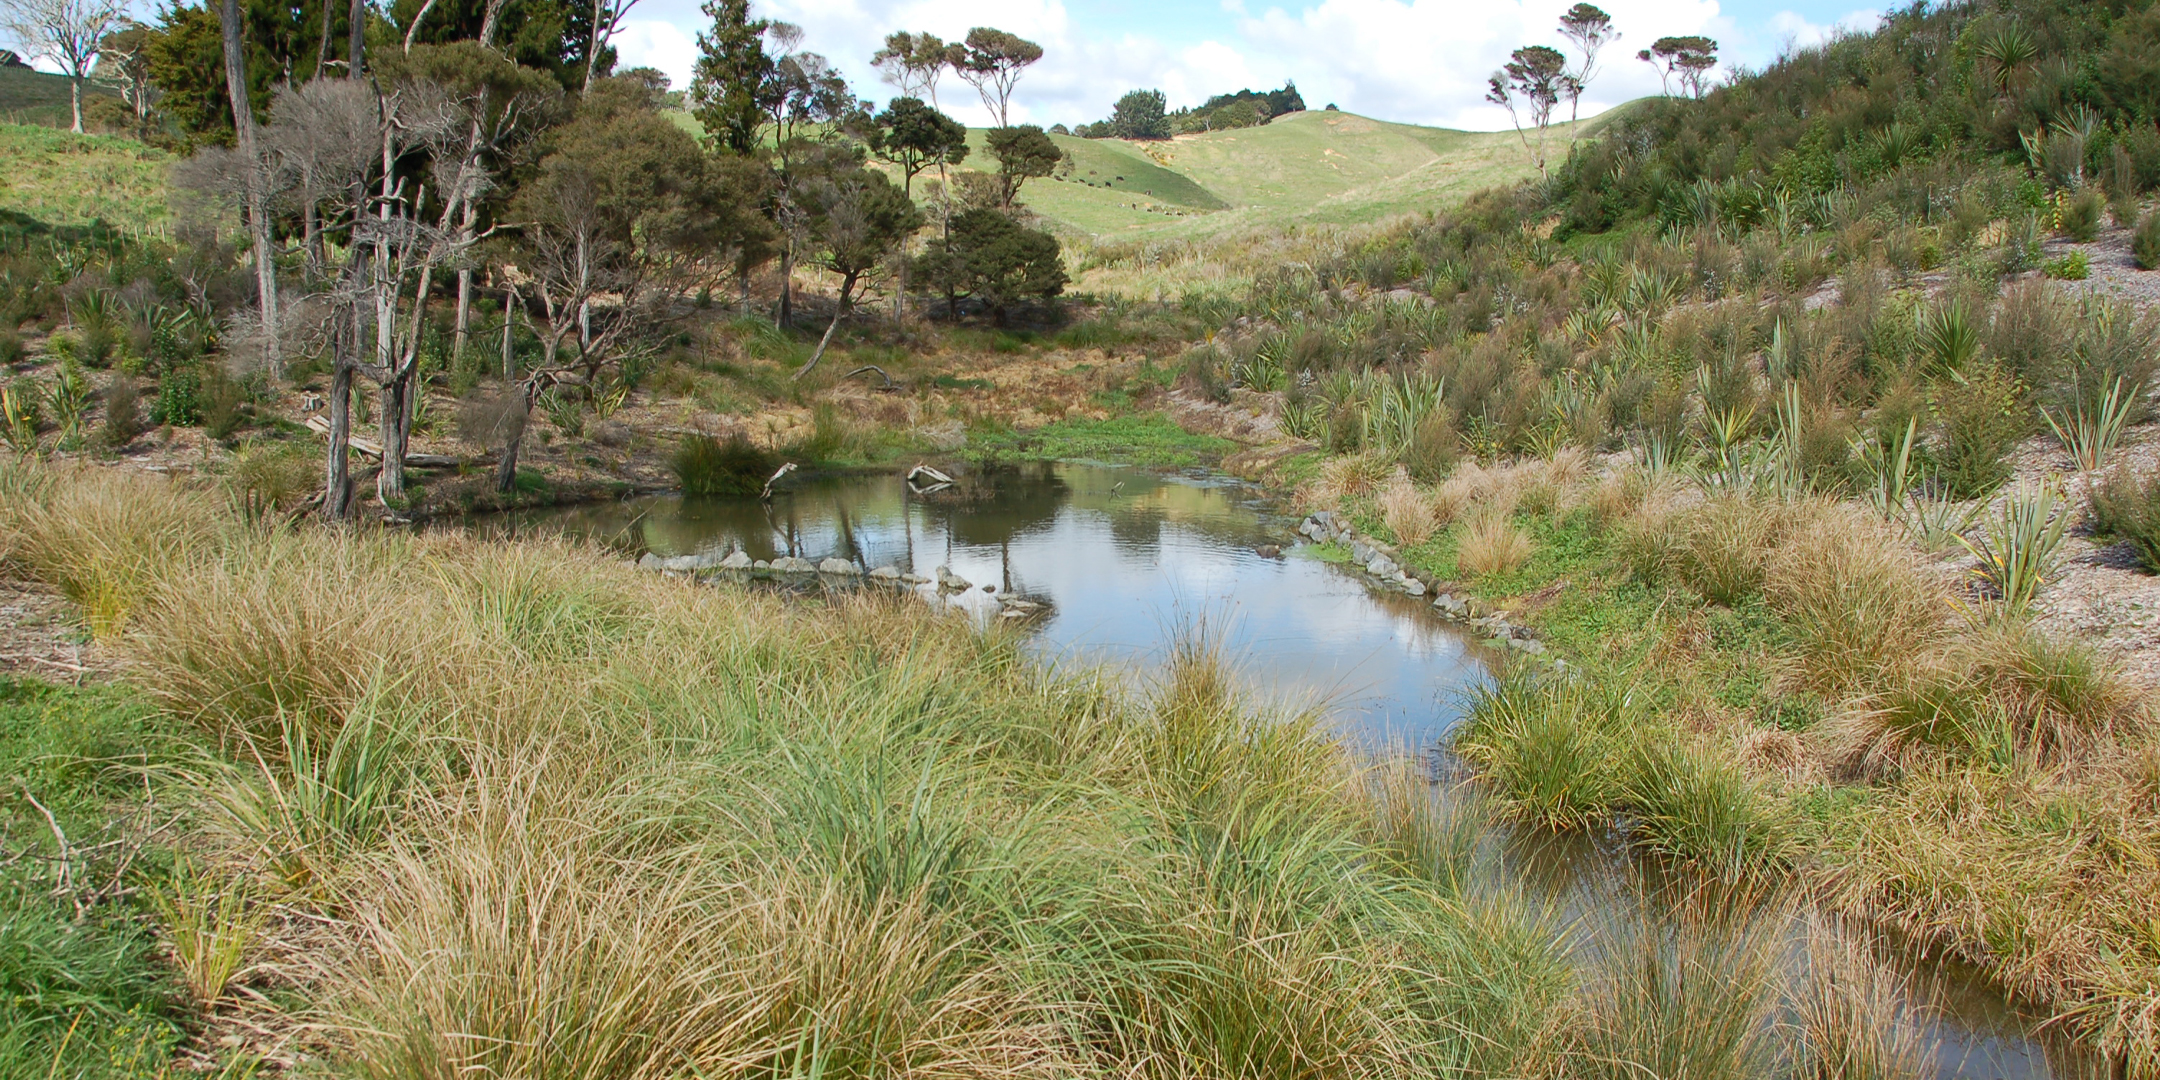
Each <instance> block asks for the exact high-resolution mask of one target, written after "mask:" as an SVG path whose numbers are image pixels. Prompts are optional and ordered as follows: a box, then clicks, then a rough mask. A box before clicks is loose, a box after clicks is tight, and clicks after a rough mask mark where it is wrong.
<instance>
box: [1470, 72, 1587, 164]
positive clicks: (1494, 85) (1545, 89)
mask: <svg viewBox="0 0 2160 1080" xmlns="http://www.w3.org/2000/svg"><path fill="white" fill-rule="evenodd" d="M1573 83H1574V79H1573V77H1572V76H1570V75H1569V74H1568V69H1567V57H1566V56H1565V55H1563V54H1562V53H1561V52H1560V50H1558V49H1555V48H1552V47H1550V46H1546V45H1525V46H1523V47H1522V48H1520V49H1517V50H1515V53H1514V55H1512V56H1510V57H1509V58H1508V62H1507V66H1506V67H1503V68H1501V69H1500V70H1499V71H1495V72H1493V73H1492V78H1491V79H1490V80H1489V81H1488V83H1487V86H1486V91H1485V100H1487V101H1490V102H1492V103H1493V104H1495V105H1500V106H1503V107H1505V108H1506V109H1507V111H1508V118H1509V119H1511V120H1513V121H1514V122H1515V134H1516V135H1517V136H1519V137H1520V138H1521V139H1522V141H1523V149H1525V150H1527V151H1529V152H1530V154H1531V156H1532V157H1533V158H1535V159H1536V161H1537V167H1538V173H1539V174H1540V175H1543V174H1544V172H1545V129H1546V128H1547V127H1548V126H1550V125H1551V124H1552V113H1553V108H1554V106H1557V105H1558V104H1560V99H1561V98H1562V97H1564V96H1566V95H1567V94H1569V93H1570V92H1571V91H1572V90H1573ZM1574 92H1579V91H1574ZM1518 109H1521V110H1524V111H1527V112H1528V113H1529V114H1530V126H1531V127H1532V128H1534V129H1535V130H1536V131H1537V145H1536V146H1535V147H1532V146H1531V143H1530V136H1529V134H1528V133H1527V132H1525V131H1524V130H1523V123H1522V119H1523V118H1522V113H1521V112H1518V111H1517V110H1518Z"/></svg>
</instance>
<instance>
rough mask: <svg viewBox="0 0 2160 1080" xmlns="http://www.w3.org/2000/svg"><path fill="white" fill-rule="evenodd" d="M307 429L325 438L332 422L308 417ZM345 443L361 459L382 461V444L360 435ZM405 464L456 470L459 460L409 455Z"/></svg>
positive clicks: (351, 437)
mask: <svg viewBox="0 0 2160 1080" xmlns="http://www.w3.org/2000/svg"><path fill="white" fill-rule="evenodd" d="M306 427H307V429H308V430H309V431H312V432H314V433H315V434H317V435H321V436H324V437H325V438H327V437H329V435H330V421H328V420H326V419H324V418H323V417H322V416H320V415H317V416H310V417H308V418H307V423H306ZM345 442H346V444H347V445H349V446H351V447H352V448H353V452H354V453H356V454H359V455H360V456H361V457H364V458H367V459H369V460H371V461H381V460H382V444H381V443H377V442H374V441H371V440H368V439H363V438H361V437H360V436H358V435H349V436H347V437H346V439H345ZM405 464H406V465H407V466H408V467H411V468H416V469H455V468H457V466H458V459H456V458H454V457H451V456H450V455H448V454H407V455H405Z"/></svg>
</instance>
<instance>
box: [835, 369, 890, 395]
mask: <svg viewBox="0 0 2160 1080" xmlns="http://www.w3.org/2000/svg"><path fill="white" fill-rule="evenodd" d="M869 371H875V372H877V376H878V378H880V379H883V380H885V384H884V385H882V386H878V387H873V389H876V390H880V391H882V392H884V393H887V394H897V393H899V392H900V389H901V387H900V384H899V383H896V382H894V381H893V377H892V376H891V375H888V374H886V373H885V369H884V368H881V367H879V366H877V365H876V364H864V365H863V366H861V367H859V368H856V369H855V370H853V371H850V372H848V373H847V374H845V375H842V376H840V377H841V378H842V379H852V378H854V377H855V376H857V375H861V374H863V373H864V372H869Z"/></svg>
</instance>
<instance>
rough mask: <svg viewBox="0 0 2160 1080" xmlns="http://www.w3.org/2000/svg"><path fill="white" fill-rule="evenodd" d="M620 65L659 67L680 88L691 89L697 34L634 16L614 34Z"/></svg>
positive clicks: (694, 68)
mask: <svg viewBox="0 0 2160 1080" xmlns="http://www.w3.org/2000/svg"><path fill="white" fill-rule="evenodd" d="M615 52H616V57H617V59H616V64H615V66H616V67H617V68H634V67H649V68H659V69H660V70H661V71H664V72H666V73H667V77H668V81H669V82H670V83H671V84H673V86H674V88H675V89H677V90H687V89H689V88H690V76H691V75H692V74H693V73H694V72H695V71H696V69H697V55H698V48H697V37H696V36H695V34H694V33H692V32H690V31H686V30H684V29H683V28H682V27H680V26H677V25H675V24H674V23H672V22H668V21H665V20H662V19H632V20H630V21H629V22H628V23H626V24H624V26H623V28H622V32H621V33H619V34H617V35H615Z"/></svg>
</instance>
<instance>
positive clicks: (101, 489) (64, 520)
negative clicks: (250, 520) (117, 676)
mask: <svg viewBox="0 0 2160 1080" xmlns="http://www.w3.org/2000/svg"><path fill="white" fill-rule="evenodd" d="M8 487H9V489H10V493H12V494H19V495H21V496H23V497H22V498H20V499H11V500H9V501H8V502H7V503H6V504H5V505H0V537H5V541H4V543H5V550H6V552H7V554H8V555H9V557H11V558H12V559H14V560H15V561H17V562H19V563H21V564H22V565H23V566H24V567H25V568H26V569H27V570H28V571H29V572H30V573H32V574H33V575H35V576H37V577H39V578H41V579H43V580H46V581H48V582H50V583H52V584H53V585H55V586H57V587H58V588H59V589H60V591H61V592H62V593H63V594H64V595H66V596H67V598H68V599H69V600H72V601H74V602H75V603H76V604H77V605H78V606H79V607H81V609H82V612H83V619H84V621H85V622H86V623H87V624H88V625H89V628H90V631H91V633H92V634H93V635H95V636H96V637H97V638H98V639H99V640H101V641H102V640H109V639H111V638H112V637H114V636H115V635H117V634H118V633H120V632H121V631H122V630H123V629H124V628H125V627H126V626H127V624H128V621H129V618H130V616H131V615H132V614H133V613H134V612H135V610H136V609H137V608H138V607H139V606H140V605H141V604H142V602H143V600H144V598H145V595H146V594H147V593H148V592H149V591H150V590H151V589H153V588H155V587H157V585H158V583H159V582H160V581H163V580H166V579H169V578H175V577H180V576H184V574H185V572H186V569H187V567H188V565H189V564H190V562H191V561H192V560H193V559H194V558H196V557H197V556H199V555H201V554H202V553H204V552H205V551H206V550H207V549H208V548H209V546H210V545H211V543H212V541H214V540H215V539H216V538H218V536H219V535H220V534H221V533H224V532H227V531H228V530H229V529H230V527H231V526H230V523H228V522H225V521H222V520H220V519H219V517H218V516H216V515H212V514H206V513H204V512H203V509H202V507H201V505H200V501H199V500H198V499H196V498H193V497H191V496H190V495H189V494H187V493H185V492H183V491H181V490H180V489H179V488H178V487H177V486H176V485H174V484H173V483H170V482H166V481H163V480H141V479H137V478H134V477H128V476H123V475H119V474H116V473H112V472H110V471H106V470H98V469H87V468H86V469H82V470H79V471H74V472H68V473H64V474H54V476H53V477H52V478H51V479H50V480H32V479H18V480H14V481H11V482H10V483H9V485H8Z"/></svg>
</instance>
